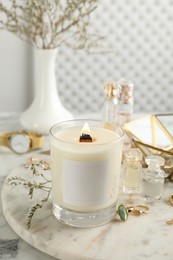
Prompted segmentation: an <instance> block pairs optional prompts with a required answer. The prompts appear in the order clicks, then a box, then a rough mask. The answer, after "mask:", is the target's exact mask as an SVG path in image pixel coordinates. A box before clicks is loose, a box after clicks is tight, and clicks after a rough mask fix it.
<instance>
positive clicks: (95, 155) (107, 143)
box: [51, 127, 122, 212]
mask: <svg viewBox="0 0 173 260" xmlns="http://www.w3.org/2000/svg"><path fill="white" fill-rule="evenodd" d="M80 133H81V128H80V127H73V128H68V129H65V130H61V131H58V132H57V133H54V136H55V138H51V158H52V171H53V201H54V203H55V204H57V205H59V206H61V207H64V208H68V209H71V210H76V211H83V212H89V211H92V210H99V209H102V208H106V207H109V206H110V205H112V204H113V203H115V202H116V199H117V195H118V189H119V177H120V165H121V154H122V138H120V136H119V135H118V134H117V133H115V132H113V131H110V130H108V129H103V128H98V127H92V128H91V136H92V138H93V139H94V141H93V142H92V143H83V142H79V137H80Z"/></svg>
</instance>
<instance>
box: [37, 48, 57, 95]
mask: <svg viewBox="0 0 173 260" xmlns="http://www.w3.org/2000/svg"><path fill="white" fill-rule="evenodd" d="M56 55H57V49H34V85H35V94H36V95H37V94H38V93H39V95H43V94H44V95H48V94H49V92H50V90H54V91H57V89H56V77H55V60H56Z"/></svg>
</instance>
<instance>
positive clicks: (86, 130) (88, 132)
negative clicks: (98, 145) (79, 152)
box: [81, 122, 91, 135]
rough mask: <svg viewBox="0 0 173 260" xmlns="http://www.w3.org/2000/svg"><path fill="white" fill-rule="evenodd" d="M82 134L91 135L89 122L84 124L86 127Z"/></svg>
mask: <svg viewBox="0 0 173 260" xmlns="http://www.w3.org/2000/svg"><path fill="white" fill-rule="evenodd" d="M82 134H86V135H91V130H90V128H89V125H88V123H87V122H86V123H85V124H84V126H83V128H82V131H81V135H82Z"/></svg>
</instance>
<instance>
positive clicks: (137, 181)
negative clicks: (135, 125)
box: [123, 149, 142, 193]
mask: <svg viewBox="0 0 173 260" xmlns="http://www.w3.org/2000/svg"><path fill="white" fill-rule="evenodd" d="M141 160H142V153H141V151H140V150H139V149H130V150H128V151H125V152H124V160H123V191H124V192H125V193H139V192H140V188H141V181H142V165H141Z"/></svg>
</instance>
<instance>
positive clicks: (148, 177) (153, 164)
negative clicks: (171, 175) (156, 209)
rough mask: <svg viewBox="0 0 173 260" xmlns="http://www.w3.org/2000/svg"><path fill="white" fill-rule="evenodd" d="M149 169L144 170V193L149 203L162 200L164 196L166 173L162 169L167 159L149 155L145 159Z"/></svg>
mask: <svg viewBox="0 0 173 260" xmlns="http://www.w3.org/2000/svg"><path fill="white" fill-rule="evenodd" d="M145 162H146V164H147V165H148V168H146V169H144V170H143V182H142V193H143V196H144V197H145V199H146V200H147V201H148V202H154V201H156V200H160V199H161V197H162V194H163V189H164V182H165V172H164V171H163V170H162V169H161V168H160V167H161V166H162V165H164V163H165V159H164V158H162V157H160V156H155V155H149V156H147V157H146V158H145Z"/></svg>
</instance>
